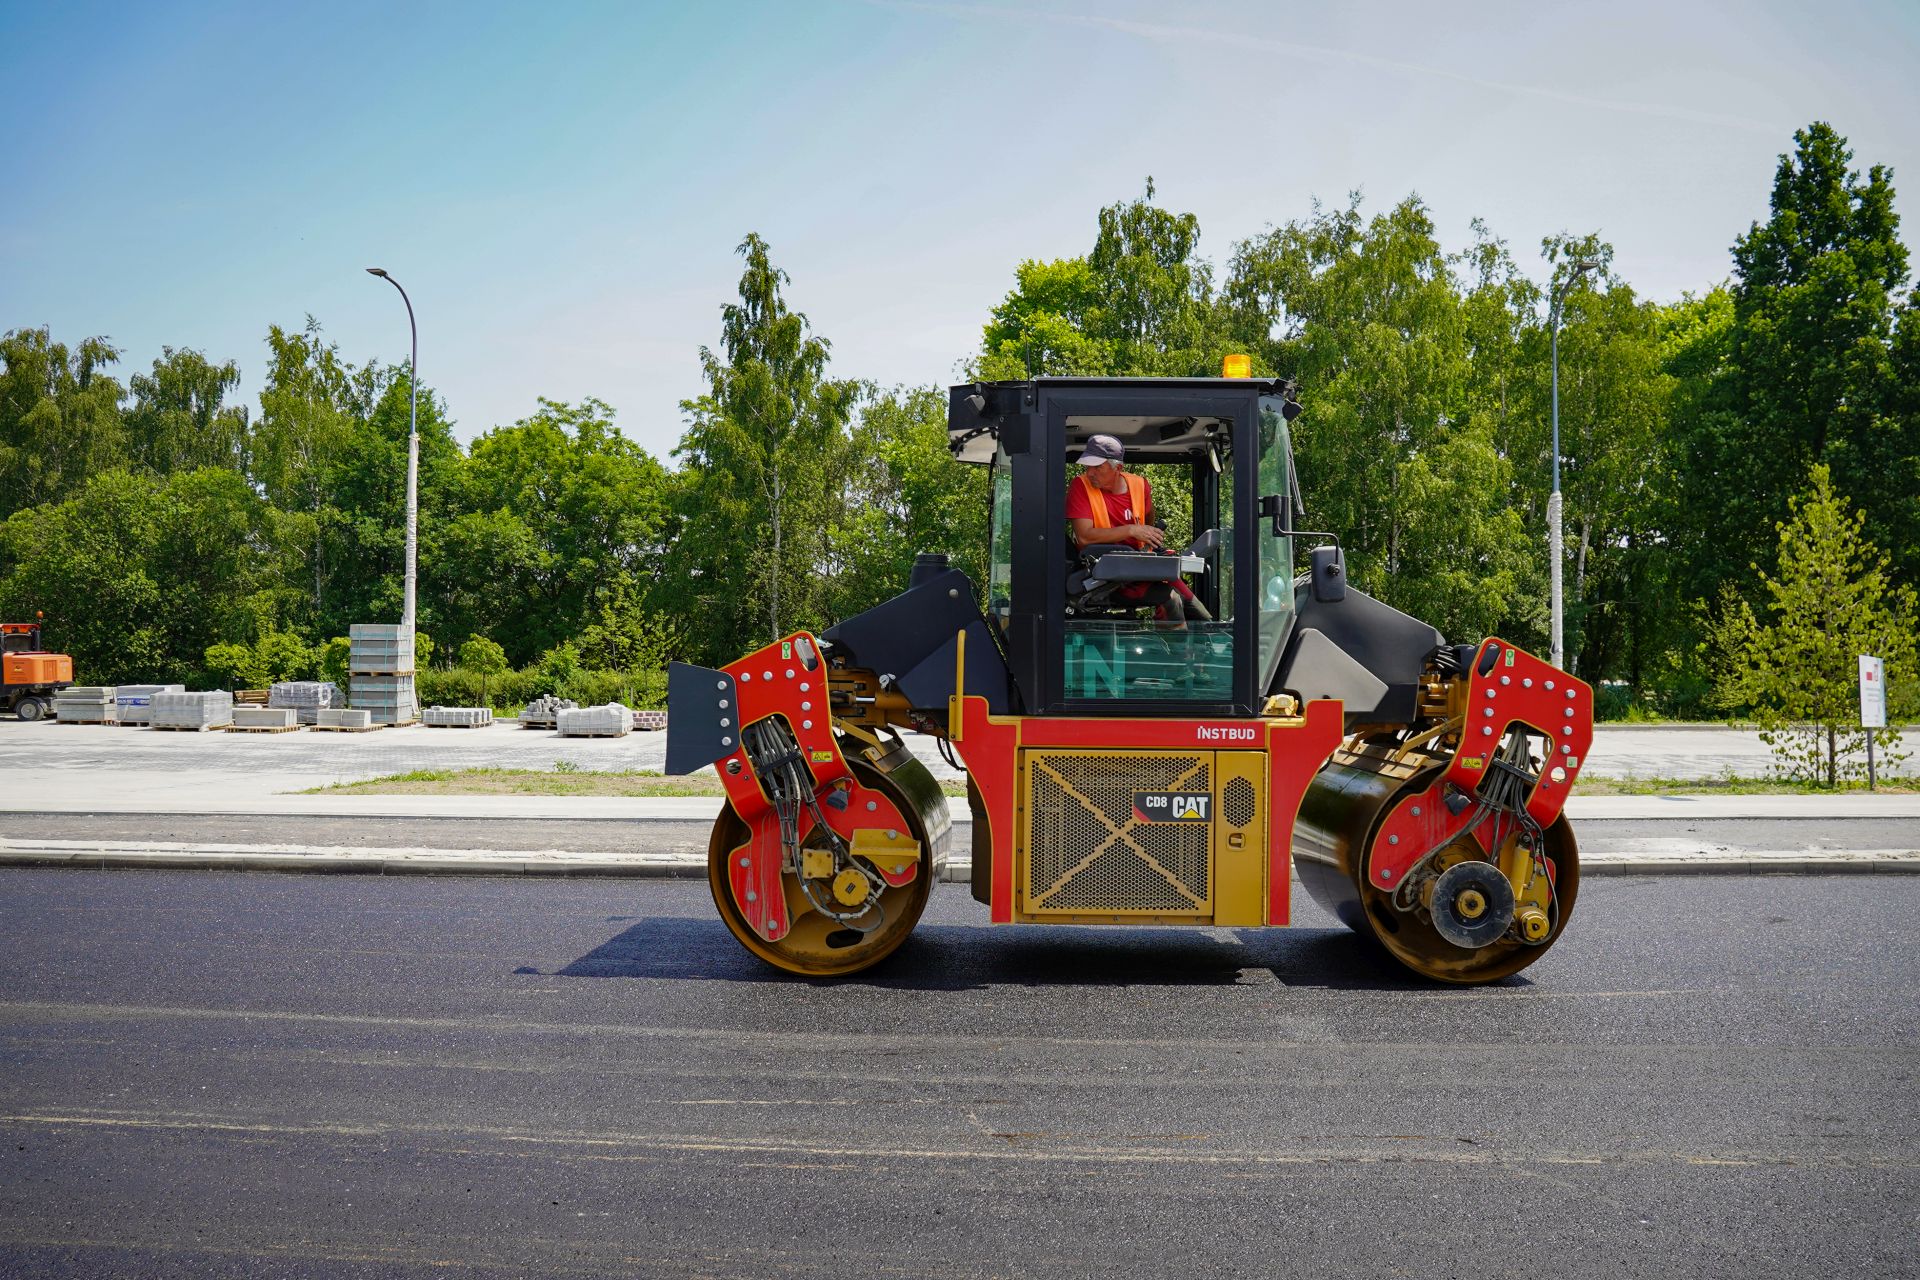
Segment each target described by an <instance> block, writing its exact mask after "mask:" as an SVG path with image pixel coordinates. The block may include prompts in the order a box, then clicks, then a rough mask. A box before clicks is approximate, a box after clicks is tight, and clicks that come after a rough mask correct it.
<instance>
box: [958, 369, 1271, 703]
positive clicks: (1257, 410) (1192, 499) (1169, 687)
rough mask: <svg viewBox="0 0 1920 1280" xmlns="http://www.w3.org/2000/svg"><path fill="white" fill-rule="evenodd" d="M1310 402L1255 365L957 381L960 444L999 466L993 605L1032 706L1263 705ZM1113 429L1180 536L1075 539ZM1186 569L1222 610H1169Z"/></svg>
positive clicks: (1196, 588) (990, 609) (1159, 511)
mask: <svg viewBox="0 0 1920 1280" xmlns="http://www.w3.org/2000/svg"><path fill="white" fill-rule="evenodd" d="M1298 412H1299V406H1298V405H1297V404H1296V403H1295V402H1294V401H1293V400H1292V398H1291V388H1290V386H1288V385H1287V384H1284V383H1279V382H1271V381H1257V380H1253V379H1246V378H1137V379H1098V380H1095V379H1080V378H1037V379H1034V380H1032V381H1030V382H999V383H976V384H973V385H971V386H961V387H955V388H953V390H952V393H951V400H950V408H949V415H948V435H949V445H950V447H951V448H952V449H953V452H954V454H955V456H956V457H958V458H959V459H960V460H961V461H963V462H970V463H976V464H979V465H984V466H986V467H989V468H990V469H991V472H992V481H991V486H990V487H991V491H992V516H991V526H990V527H991V543H990V549H989V556H988V568H987V583H986V591H985V601H984V604H985V612H986V614H987V617H988V619H989V620H990V623H991V624H992V626H993V629H994V630H995V631H996V632H997V633H998V638H999V640H1000V642H1001V644H1002V646H1003V649H1004V652H1005V654H1006V657H1007V660H1008V667H1009V671H1010V674H1011V676H1012V680H1013V684H1014V686H1015V687H1016V689H1017V690H1018V695H1019V699H1020V701H1021V702H1022V703H1023V704H1024V705H1025V707H1026V709H1027V710H1028V711H1029V712H1030V713H1042V712H1044V713H1059V714H1079V715H1155V714H1166V715H1191V714H1213V715H1242V716H1251V715H1255V714H1257V713H1258V712H1259V710H1260V707H1261V705H1262V704H1263V702H1264V701H1265V693H1266V691H1267V690H1268V689H1269V688H1270V687H1271V686H1272V684H1273V681H1274V677H1275V675H1276V673H1277V671H1278V669H1279V665H1280V660H1281V655H1282V652H1283V650H1284V649H1285V647H1286V642H1287V639H1288V636H1289V633H1290V631H1291V629H1292V626H1293V622H1294V613H1295V609H1294V596H1295V591H1294V580H1293V554H1292V546H1291V544H1290V539H1289V537H1288V536H1286V534H1285V533H1284V532H1283V531H1284V530H1286V529H1287V528H1288V527H1289V525H1290V524H1291V521H1290V519H1289V518H1288V515H1289V513H1290V512H1291V510H1292V500H1291V498H1290V496H1289V495H1290V494H1291V493H1292V492H1293V486H1292V470H1291V458H1290V448H1289V443H1288V430H1287V423H1288V422H1289V420H1291V419H1292V418H1293V417H1294V416H1295V415H1297V414H1298ZM1098 435H1105V436H1112V437H1113V438H1115V439H1116V440H1118V441H1119V442H1120V443H1121V445H1122V446H1123V447H1124V449H1125V452H1126V458H1125V462H1124V465H1125V468H1126V470H1127V471H1129V472H1132V473H1136V474H1139V475H1141V476H1144V477H1145V478H1146V480H1147V482H1148V484H1149V485H1150V492H1151V501H1152V509H1153V512H1154V521H1153V522H1154V523H1156V524H1158V525H1160V526H1161V527H1162V529H1163V530H1164V531H1165V533H1166V552H1168V553H1170V554H1163V553H1162V552H1154V551H1140V550H1135V549H1133V548H1130V547H1126V546H1124V545H1115V544H1105V545H1094V546H1089V547H1087V548H1086V549H1085V550H1084V551H1083V550H1082V549H1081V548H1079V547H1078V546H1077V545H1076V544H1075V541H1074V539H1073V536H1072V534H1071V532H1070V528H1069V525H1068V521H1067V517H1066V495H1067V489H1068V486H1069V485H1071V484H1074V483H1076V481H1077V479H1078V477H1079V475H1080V473H1081V471H1082V468H1080V467H1079V466H1078V465H1077V463H1076V460H1077V459H1078V457H1079V456H1080V454H1081V452H1082V451H1083V450H1084V449H1085V447H1086V443H1087V441H1088V440H1089V439H1091V438H1092V437H1094V436H1098ZM1142 514H1143V517H1144V513H1142ZM1181 579H1184V580H1185V581H1186V582H1187V583H1188V585H1189V586H1190V587H1191V589H1192V592H1193V594H1194V596H1195V598H1196V599H1197V600H1198V601H1199V602H1200V603H1202V604H1203V605H1204V606H1205V607H1206V611H1207V613H1209V614H1210V615H1211V617H1212V620H1211V621H1199V620H1188V621H1186V622H1185V623H1184V624H1182V623H1181V622H1179V621H1168V620H1162V619H1160V618H1157V617H1156V616H1155V614H1156V612H1157V610H1156V605H1158V604H1159V603H1160V602H1161V601H1163V600H1165V599H1166V595H1167V593H1168V592H1169V591H1171V590H1173V589H1174V587H1173V584H1174V582H1175V581H1176V580H1181ZM1138 584H1146V588H1145V590H1144V591H1142V590H1141V589H1140V587H1139V586H1138Z"/></svg>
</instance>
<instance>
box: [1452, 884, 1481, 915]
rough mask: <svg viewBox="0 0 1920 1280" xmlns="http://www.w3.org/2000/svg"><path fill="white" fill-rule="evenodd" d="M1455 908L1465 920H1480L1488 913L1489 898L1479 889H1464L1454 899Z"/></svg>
mask: <svg viewBox="0 0 1920 1280" xmlns="http://www.w3.org/2000/svg"><path fill="white" fill-rule="evenodd" d="M1453 908H1454V910H1456V911H1458V912H1459V913H1460V918H1461V919H1463V920H1478V919H1479V918H1480V917H1481V916H1483V915H1485V914H1486V913H1487V899H1486V896H1485V895H1484V894H1482V893H1481V892H1480V891H1479V890H1478V889H1463V890H1461V892H1460V896H1459V897H1457V898H1455V899H1454V900H1453Z"/></svg>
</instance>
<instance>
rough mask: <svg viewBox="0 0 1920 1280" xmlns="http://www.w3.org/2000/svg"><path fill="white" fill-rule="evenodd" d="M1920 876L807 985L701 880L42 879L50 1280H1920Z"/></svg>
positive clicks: (11, 1261) (935, 937) (1603, 899)
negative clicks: (1449, 959)
mask: <svg viewBox="0 0 1920 1280" xmlns="http://www.w3.org/2000/svg"><path fill="white" fill-rule="evenodd" d="M1917 908H1920V877H1907V876H1897V877H1896V876H1845V877H1824V878H1819V877H1786V876H1776V877H1766V878H1753V879H1745V878H1733V877H1710V878H1704V879H1701V878H1692V877H1687V878H1641V877H1631V876H1620V877H1609V878H1605V879H1596V880H1592V881H1590V882H1589V883H1588V884H1587V885H1586V886H1585V888H1584V889H1583V890H1582V893H1581V897H1580V907H1579V911H1578V914H1577V915H1576V916H1575V919H1574V923H1573V926H1572V929H1571V931H1570V933H1569V936H1568V937H1567V938H1566V940H1565V941H1564V942H1562V943H1561V944H1559V945H1558V946H1556V947H1555V948H1554V949H1553V950H1552V951H1551V952H1550V953H1549V954H1548V955H1546V956H1545V957H1544V958H1543V959H1542V960H1541V962H1540V963H1538V964H1537V965H1535V966H1534V967H1533V968H1532V969H1530V970H1528V972H1527V973H1526V974H1525V975H1522V976H1521V977H1520V978H1518V979H1515V980H1512V981H1510V982H1509V983H1507V984H1504V985H1502V986H1499V987H1497V988H1488V989H1476V990H1454V989H1443V988H1436V987H1432V986H1427V985H1424V984H1421V983H1419V982H1416V981H1410V980H1408V979H1406V978H1404V977H1403V976H1402V975H1401V974H1400V973H1399V972H1398V971H1397V970H1395V969H1393V968H1391V967H1390V966H1389V964H1388V963H1387V962H1385V961H1383V960H1382V959H1381V958H1380V957H1379V956H1378V955H1377V954H1376V953H1375V952H1373V951H1372V950H1371V949H1369V947H1368V946H1367V945H1366V944H1364V943H1363V942H1362V941H1361V940H1360V939H1358V938H1356V937H1354V936H1352V935H1350V934H1348V933H1346V932H1345V931H1343V930H1340V929H1338V928H1336V927H1331V926H1330V921H1329V920H1328V919H1327V918H1326V917H1325V916H1323V915H1322V914H1321V913H1320V912H1318V911H1317V910H1316V909H1314V908H1313V907H1312V906H1311V904H1302V905H1301V907H1300V908H1299V911H1298V916H1299V925H1300V927H1297V928H1295V929H1291V930H1273V931H1259V932H1255V931H1241V932H1230V931H1226V930H1206V931H1175V930H1166V929H1154V930H1145V931H1137V932H1130V931H1125V930H1118V929H1103V930H1086V931H1076V930H1067V929H1044V930H1041V929H1021V928H1001V929H993V928H989V927H987V926H986V925H985V924H984V911H983V909H982V908H980V907H979V906H978V905H977V904H975V903H974V902H973V901H972V899H971V898H970V897H969V896H968V895H967V893H966V892H965V890H964V889H962V888H960V887H958V886H948V885H943V886H939V887H938V888H937V889H936V891H935V895H934V899H933V904H932V907H931V908H930V912H929V917H928V919H927V920H926V921H925V922H923V924H922V926H921V928H920V930H919V931H918V932H917V933H916V934H915V935H914V937H913V939H912V940H911V941H910V942H909V943H908V944H907V946H906V947H905V948H903V950H902V951H901V952H900V953H899V954H898V955H897V956H896V957H895V958H894V959H893V960H892V961H890V962H889V963H888V964H887V965H886V966H884V967H883V968H882V969H881V970H879V971H877V972H875V973H874V974H872V975H870V976H868V977H865V978H862V979H856V980H851V981H846V982H839V983H812V982H805V981H798V980H791V979H786V978H782V977H779V976H777V975H775V974H773V973H771V972H770V971H769V970H767V969H765V968H763V967H762V966H760V965H759V963H758V962H757V961H755V960H753V959H752V958H751V957H749V956H748V955H747V954H746V953H745V952H743V951H742V950H741V949H740V948H739V947H738V946H737V945H736V944H735V943H734V942H733V941H732V939H731V938H730V937H729V936H728V935H727V934H726V933H725V931H724V930H723V929H722V927H721V926H720V924H719V923H718V922H717V921H716V920H715V919H714V917H713V913H712V906H711V903H710V902H709V901H708V900H707V898H706V890H705V887H704V886H703V885H700V884H690V883H686V882H671V881H636V880H628V881H564V880H539V881H527V880H510V879H487V878H457V879H433V880H425V879H404V878H403V879H392V878H378V877H361V876H275V875H265V874H247V873H234V874H219V875H209V874H204V873H176V872H163V871H127V872H104V873H103V872H75V871H31V870H9V871H5V872H0V928H4V930H5V936H6V938H7V950H6V959H5V962H4V964H5V969H4V973H5V982H4V984H3V985H0V1019H3V1025H0V1036H3V1037H4V1048H3V1049H0V1054H4V1058H3V1059H0V1062H3V1065H0V1274H4V1275H7V1276H21V1275H28V1276H41V1275H62V1276H90V1277H91V1276H106V1275H128V1276H136V1275H137V1276H149V1275H193V1276H208V1275H212V1276H247V1277H254V1276H276V1277H277V1276H387V1275H416V1274H417V1275H435V1276H448V1275H460V1274H469V1273H472V1274H504V1275H567V1274H580V1275H618V1276H638V1275H669V1276H756V1277H764V1276H832V1277H849V1276H868V1275H903V1276H975V1275H1040V1276H1078V1275H1095V1274H1098V1275H1102V1276H1106V1275H1137V1276H1155V1277H1157V1276H1161V1275H1164V1274H1166V1273H1168V1272H1169V1271H1176V1270H1177V1271H1179V1272H1181V1273H1185V1274H1199V1275H1247V1276H1271V1275H1280V1274H1340V1275H1355V1276H1379V1275H1392V1274H1405V1275H1441V1276H1451V1275H1458V1276H1476V1277H1477V1276H1495V1275H1514V1276H1529V1277H1533V1276H1544V1275H1552V1276H1564V1275H1579V1276H1610V1277H1611V1276H1632V1275H1657V1276H1661V1277H1663V1278H1665V1277H1671V1276H1676V1275H1685V1276H1698V1275H1727V1276H1742V1277H1746V1276H1763V1275H1795V1276H1802V1275H1812V1274H1845V1275H1849V1276H1877V1275H1910V1274H1913V1273H1914V1271H1915V1270H1916V1269H1920V1245H1916V1243H1915V1242H1916V1239H1920V1222H1917V1221H1916V1218H1917V1217H1920V1109H1917V1108H1916V1106H1915V1097H1916V1081H1915V1075H1916V1071H1920V1056H1917V1055H1916V1047H1920V995H1917V994H1916V988H1917V985H1920V984H1917V983H1916V979H1920V972H1917V970H1920V960H1916V953H1915V950H1914V948H1913V947H1911V946H1910V945H1909V944H1908V940H1909V934H1910V927H1911V921H1912V920H1913V918H1914V913H1915V911H1916V909H1917Z"/></svg>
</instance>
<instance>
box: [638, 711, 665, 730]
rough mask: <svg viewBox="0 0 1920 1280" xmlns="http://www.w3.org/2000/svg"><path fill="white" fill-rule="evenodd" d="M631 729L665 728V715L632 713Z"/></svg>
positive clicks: (653, 712)
mask: <svg viewBox="0 0 1920 1280" xmlns="http://www.w3.org/2000/svg"><path fill="white" fill-rule="evenodd" d="M633 727H634V728H636V729H664V728H666V727H667V713H666V712H664V711H636V712H634V713H633Z"/></svg>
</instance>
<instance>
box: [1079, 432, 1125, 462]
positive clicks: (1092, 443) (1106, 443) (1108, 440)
mask: <svg viewBox="0 0 1920 1280" xmlns="http://www.w3.org/2000/svg"><path fill="white" fill-rule="evenodd" d="M1126 456H1127V451H1126V450H1125V449H1124V448H1122V447H1121V444H1120V442H1119V441H1118V440H1115V439H1114V438H1113V437H1112V436H1094V437H1093V438H1092V439H1091V440H1088V441H1087V451H1086V452H1085V453H1083V454H1081V455H1080V465H1081V466H1083V467H1097V466H1099V465H1100V464H1101V463H1103V462H1122V461H1125V460H1126Z"/></svg>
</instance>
